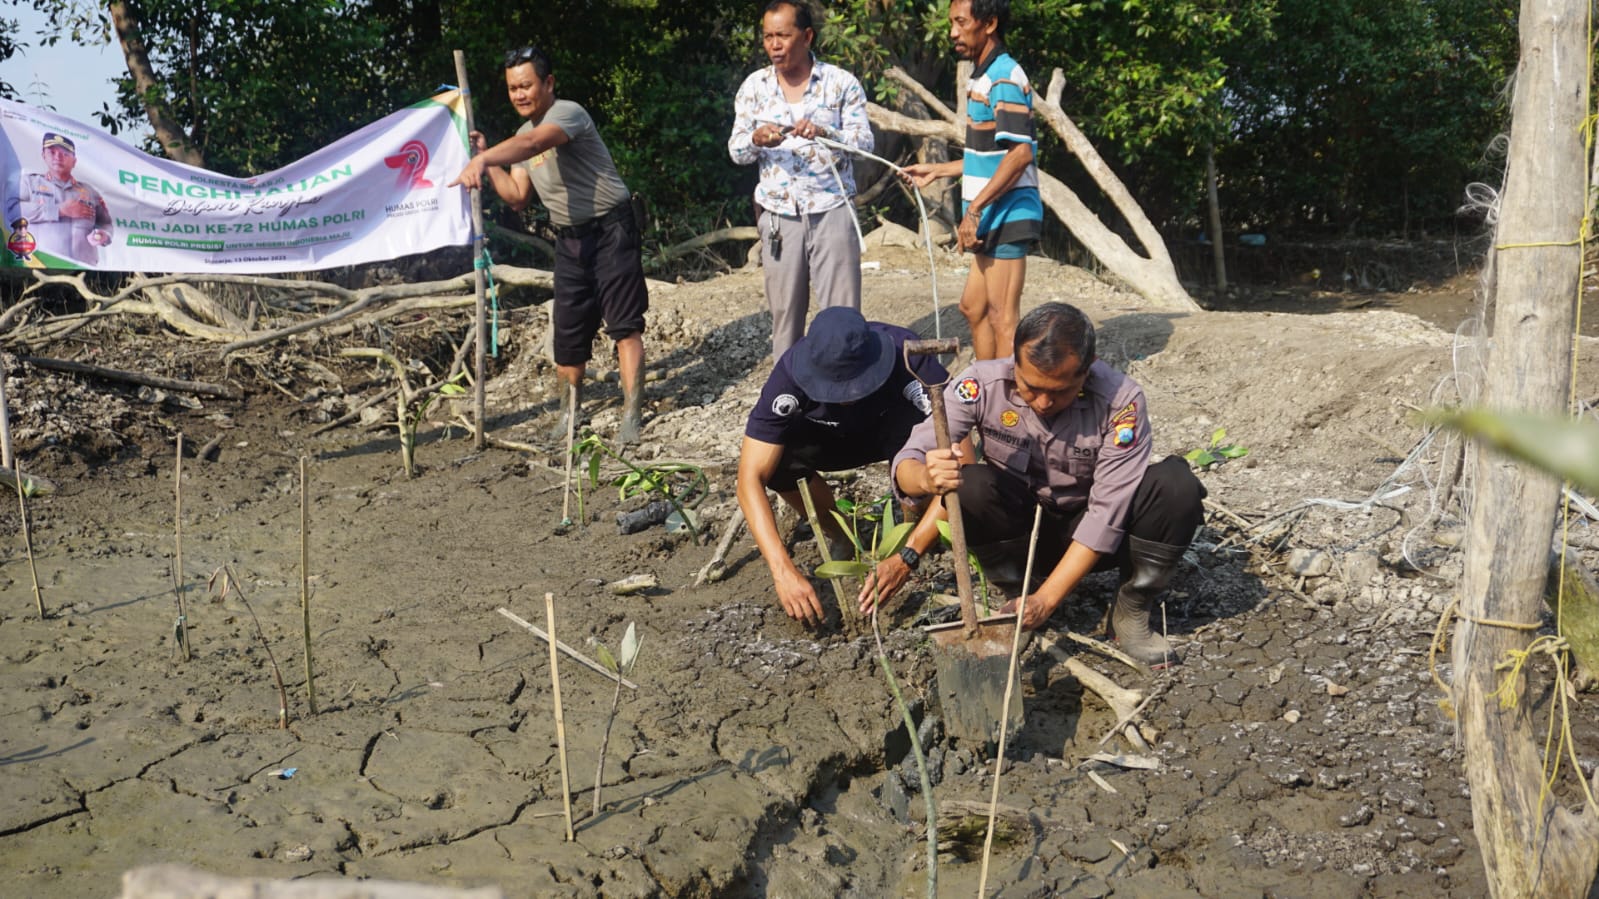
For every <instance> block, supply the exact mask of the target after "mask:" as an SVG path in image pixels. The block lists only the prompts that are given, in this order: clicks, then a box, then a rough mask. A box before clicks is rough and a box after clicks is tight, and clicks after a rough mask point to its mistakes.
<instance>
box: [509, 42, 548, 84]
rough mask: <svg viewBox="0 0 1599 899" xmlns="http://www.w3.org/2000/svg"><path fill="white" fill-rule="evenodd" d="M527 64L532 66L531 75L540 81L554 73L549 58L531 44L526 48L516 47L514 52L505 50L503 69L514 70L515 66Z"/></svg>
mask: <svg viewBox="0 0 1599 899" xmlns="http://www.w3.org/2000/svg"><path fill="white" fill-rule="evenodd" d="M528 63H532V64H533V73H534V74H535V75H538V76H539V80H541V81H542V80H544V79H545V78H548V77H550V73H551V72H553V71H555V66H553V65H551V64H550V57H549V56H548V55H546V54H545V52H544V51H543V50H540V49H539V48H538V47H536V46H534V45H533V44H528V45H527V46H526V47H518V48H517V49H515V50H507V51H506V53H505V67H506V68H507V69H514V68H516V67H517V66H520V65H526V64H528Z"/></svg>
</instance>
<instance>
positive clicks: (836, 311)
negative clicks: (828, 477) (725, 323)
mask: <svg viewBox="0 0 1599 899" xmlns="http://www.w3.org/2000/svg"><path fill="white" fill-rule="evenodd" d="M916 339H918V335H917V334H916V332H914V331H910V330H908V329H905V328H900V327H896V326H894V325H886V324H883V323H881V322H868V321H867V320H866V319H864V318H862V317H861V314H860V313H859V312H857V311H855V310H854V309H851V308H849V307H847V306H831V307H828V308H826V309H823V310H822V311H821V312H818V313H817V314H816V318H815V319H813V320H812V322H811V327H810V330H809V331H808V332H807V333H806V334H805V336H804V337H802V338H800V340H799V342H798V343H795V344H794V345H793V346H792V347H790V348H789V350H788V352H786V353H784V354H783V355H782V356H781V357H780V358H779V359H778V360H777V364H776V365H775V366H774V367H773V369H772V374H771V375H770V376H769V377H768V378H767V379H766V386H765V387H764V388H763V389H762V390H761V397H760V399H759V400H758V401H756V403H755V408H754V409H753V410H751V411H750V417H749V422H748V423H747V424H746V425H745V428H744V445H743V448H742V449H741V450H740V452H739V459H738V502H739V506H740V507H742V508H743V510H744V518H745V520H746V521H748V522H749V528H750V534H751V536H753V537H754V538H755V545H756V546H758V547H759V548H760V551H761V555H762V557H764V558H765V559H766V565H767V567H768V568H770V569H771V572H772V581H773V583H774V584H775V585H776V587H777V598H778V601H779V602H780V603H782V606H783V611H785V612H787V613H788V616H789V617H790V618H793V619H795V620H797V621H803V622H805V623H807V624H814V623H817V622H819V621H821V620H822V617H823V615H822V606H821V603H820V602H819V601H818V599H817V597H816V591H815V589H814V588H813V587H812V586H811V582H810V579H809V578H807V577H806V576H805V575H804V574H803V573H802V572H801V571H800V570H799V568H798V566H796V565H795V564H794V560H793V558H791V557H790V556H789V554H788V549H787V548H786V547H785V546H784V545H783V540H782V538H781V537H780V536H779V535H778V532H777V519H776V518H775V516H774V515H773V514H772V506H771V503H770V502H769V501H768V500H767V498H766V490H767V488H771V489H772V490H775V491H777V493H778V495H779V496H781V497H783V499H784V500H785V501H786V502H787V503H788V504H789V505H790V506H791V507H793V508H795V509H803V508H804V505H803V499H802V498H801V496H800V492H799V482H800V480H801V479H804V480H805V482H806V483H807V484H808V485H809V489H810V495H811V500H812V502H814V503H815V505H816V508H817V510H818V512H819V513H820V514H819V515H818V517H819V518H820V519H821V525H822V530H823V532H824V533H822V534H818V535H817V539H818V540H821V539H826V540H828V541H829V545H830V546H836V547H837V550H835V551H834V552H833V553H832V555H834V556H835V557H836V556H839V555H843V556H845V557H853V555H854V548H853V545H852V544H851V543H850V541H849V538H848V537H846V536H845V535H844V533H843V531H842V530H840V529H839V527H838V523H837V522H836V521H834V520H833V518H832V516H831V515H828V514H826V512H825V511H824V510H827V509H831V508H832V507H833V496H832V492H831V491H829V490H828V488H827V484H826V483H825V482H824V481H823V479H822V478H820V477H817V472H820V471H842V470H846V469H851V468H859V467H860V466H862V465H868V464H871V463H873V462H884V461H887V460H888V459H889V458H890V457H891V456H893V455H894V453H895V452H896V451H897V450H899V448H900V446H902V445H903V444H904V442H905V438H906V437H907V436H908V435H909V434H910V432H911V429H912V428H913V427H915V426H916V425H917V424H918V423H919V422H921V421H922V420H923V419H925V418H926V417H927V414H928V412H929V411H930V410H931V408H932V405H931V403H930V402H929V401H928V399H927V394H926V391H924V390H923V389H922V384H921V382H922V381H927V382H929V383H940V382H942V381H944V380H945V379H946V378H947V377H948V375H947V374H946V373H945V371H944V367H943V366H942V365H940V364H939V363H938V360H937V358H936V357H933V356H916V357H913V359H912V360H911V363H910V364H911V366H912V367H911V368H906V363H905V355H904V353H903V352H902V348H903V347H904V344H905V341H907V340H916ZM918 378H920V379H921V380H918ZM921 536H922V538H923V539H924V541H925V543H931V539H928V538H926V536H925V535H921ZM932 539H936V532H934V535H933V538H932ZM915 540H916V536H913V538H912V542H913V543H914V541H915ZM925 543H924V546H923V548H925ZM918 558H919V553H918V552H917V551H916V550H915V549H910V551H909V552H906V553H904V554H902V555H901V556H896V557H893V558H891V559H889V560H887V561H885V562H883V563H881V564H880V565H879V566H878V572H877V578H878V579H879V580H884V581H887V582H891V583H892V584H893V586H894V587H896V588H897V587H898V586H899V585H900V584H901V583H903V582H904V580H905V578H906V577H907V576H908V574H909V572H910V568H911V567H912V566H914V565H915V564H916V560H917V559H918Z"/></svg>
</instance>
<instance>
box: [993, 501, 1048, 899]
mask: <svg viewBox="0 0 1599 899" xmlns="http://www.w3.org/2000/svg"><path fill="white" fill-rule="evenodd" d="M1043 519H1044V507H1043V506H1041V505H1037V504H1034V505H1033V536H1032V537H1031V538H1029V539H1028V542H1027V568H1026V570H1024V571H1023V572H1022V598H1021V599H1020V600H1018V601H1017V603H1016V627H1015V628H1013V629H1012V636H1011V641H1010V673H1009V674H1007V675H1005V701H1004V702H1002V703H1001V704H1000V708H1002V709H1008V708H1010V697H1011V691H1012V690H1014V689H1016V686H1015V685H1016V663H1017V661H1018V660H1019V659H1020V658H1021V654H1022V621H1023V620H1024V619H1025V618H1026V617H1027V592H1028V590H1029V589H1030V588H1031V587H1032V580H1033V555H1034V553H1036V552H1037V551H1038V526H1039V523H1040V522H1042V521H1043ZM1009 723H1010V721H1009V716H1007V715H1001V716H999V752H997V753H996V754H995V755H994V789H993V792H992V793H990V794H989V797H988V833H987V834H986V835H985V836H984V837H983V867H982V870H981V872H980V873H979V874H978V875H977V895H979V896H986V895H987V894H988V889H987V887H988V858H989V854H990V853H992V852H993V850H994V821H995V819H996V817H997V816H998V812H999V775H1000V772H1001V771H1003V770H1004V769H1005V739H1006V737H1008V736H1009V734H1008V733H1007V732H1006V731H1007V730H1008V728H1007V727H1006V725H1007V724H1009Z"/></svg>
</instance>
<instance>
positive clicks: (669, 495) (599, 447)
mask: <svg viewBox="0 0 1599 899" xmlns="http://www.w3.org/2000/svg"><path fill="white" fill-rule="evenodd" d="M607 456H609V457H610V458H612V459H615V460H616V461H617V462H620V463H622V465H623V466H624V468H625V469H626V470H625V471H623V472H622V473H621V474H619V475H617V476H616V477H614V478H612V479H611V481H610V486H612V487H615V488H617V498H618V499H622V500H626V499H631V498H632V497H635V496H650V495H655V496H659V497H660V498H661V499H664V500H666V501H667V502H668V503H671V505H672V511H673V512H674V513H676V515H677V517H678V519H679V520H681V521H682V522H683V526H684V527H686V528H688V533H689V539H690V540H691V541H693V542H694V544H695V545H696V546H697V545H699V542H700V532H699V528H698V527H697V526H696V525H695V524H694V517H693V515H692V514H691V513H690V511H689V510H691V509H693V508H694V507H695V506H696V505H698V504H699V502H700V500H702V499H704V498H705V495H706V494H707V493H708V492H710V490H709V488H710V483H709V481H707V480H706V478H705V471H704V469H701V468H700V467H699V466H697V465H691V464H689V463H687V462H649V463H645V464H639V463H636V462H633V461H632V460H631V459H628V458H627V457H626V456H624V455H622V454H621V453H620V452H618V451H617V450H615V449H613V448H611V446H610V445H609V444H607V443H606V442H605V441H604V440H602V439H600V436H599V435H598V434H595V433H593V432H592V431H591V432H589V433H588V434H585V435H584V437H583V439H582V440H580V441H578V442H577V444H576V445H574V446H573V447H572V457H573V458H574V459H577V460H580V461H581V462H582V464H583V470H584V473H585V474H586V476H587V479H588V482H589V486H590V487H599V486H600V464H601V463H602V462H603V461H604V460H605V458H606V457H607ZM582 482H583V477H579V478H578V492H577V517H578V520H580V521H587V520H588V518H587V516H586V513H585V512H584V509H583V490H582Z"/></svg>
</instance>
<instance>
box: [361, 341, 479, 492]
mask: <svg viewBox="0 0 1599 899" xmlns="http://www.w3.org/2000/svg"><path fill="white" fill-rule="evenodd" d="M339 355H341V356H345V357H348V358H351V359H376V360H378V361H380V362H383V363H385V364H386V365H388V366H389V368H390V369H392V370H393V371H394V381H395V384H396V386H397V387H398V388H399V392H398V393H397V394H395V397H396V399H395V413H394V421H393V422H392V424H393V425H394V426H395V428H396V429H397V430H398V431H399V434H400V465H401V466H402V467H403V468H404V469H405V476H406V477H407V478H413V477H416V466H415V459H416V429H417V427H418V426H420V425H421V424H422V421H423V419H425V418H427V414H428V409H430V408H431V407H432V406H433V403H434V402H435V401H437V400H438V398H439V396H440V395H443V396H462V395H464V394H465V393H466V388H465V387H463V386H461V382H462V381H463V380H465V379H466V371H465V369H463V370H461V371H458V372H456V373H455V374H454V375H452V376H450V377H448V378H442V379H439V380H436V381H433V382H431V383H429V384H427V385H426V386H423V387H412V386H411V379H410V377H409V376H408V374H407V372H406V368H405V366H404V365H402V364H400V360H399V359H397V358H395V357H394V354H393V353H390V352H388V351H387V350H380V349H378V348H376V347H348V348H346V349H343V350H340V351H339ZM417 367H418V368H420V369H421V370H422V371H423V372H424V373H427V368H426V367H425V366H422V365H421V364H420V363H419V364H418V366H417Z"/></svg>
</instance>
